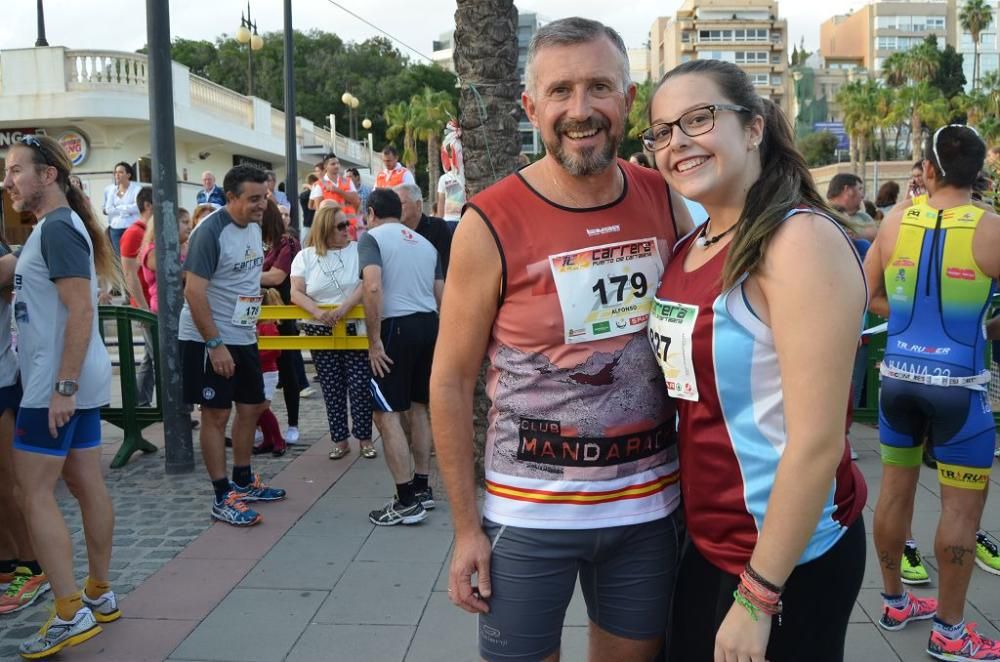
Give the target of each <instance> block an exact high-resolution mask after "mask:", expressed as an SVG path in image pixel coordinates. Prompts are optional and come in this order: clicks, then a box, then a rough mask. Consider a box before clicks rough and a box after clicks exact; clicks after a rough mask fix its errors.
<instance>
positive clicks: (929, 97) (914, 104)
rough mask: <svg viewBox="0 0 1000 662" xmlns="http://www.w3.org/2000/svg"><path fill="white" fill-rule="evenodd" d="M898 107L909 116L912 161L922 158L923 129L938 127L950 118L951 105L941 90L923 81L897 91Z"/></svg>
mask: <svg viewBox="0 0 1000 662" xmlns="http://www.w3.org/2000/svg"><path fill="white" fill-rule="evenodd" d="M899 102H900V105H901V106H902V107H904V108H906V109H907V111H908V112H909V115H910V144H911V147H912V150H913V151H912V155H913V159H914V160H919V159H922V158H923V154H924V147H923V142H924V141H923V137H924V127H926V126H931V127H933V126H940V125H942V124H945V123H946V122H948V120H949V119H950V117H951V104H949V103H948V100H947V99H945V98H944V95H943V94H941V90H939V89H937V88H936V87H934V86H932V85H931V84H930V83H928V82H926V81H923V82H920V83H912V84H910V85H907V86H906V87H904V88H902V89H901V90H900V91H899Z"/></svg>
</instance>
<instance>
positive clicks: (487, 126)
mask: <svg viewBox="0 0 1000 662" xmlns="http://www.w3.org/2000/svg"><path fill="white" fill-rule="evenodd" d="M457 3H458V7H457V9H456V10H455V39H454V44H455V72H456V73H457V74H458V81H459V85H460V86H461V90H462V91H461V97H460V99H459V122H460V123H461V125H462V148H463V150H464V151H465V182H466V188H467V189H468V193H469V195H470V196H471V195H474V194H476V193H478V192H479V191H481V190H482V189H484V188H486V187H487V186H489V185H490V184H492V183H493V182H495V181H497V180H499V179H500V178H502V177H504V176H506V175H508V174H509V173H511V172H513V171H514V170H515V169H516V168H517V157H518V155H519V154H520V153H521V141H520V135H519V134H518V130H517V117H518V116H519V114H520V109H519V105H518V99H519V98H520V94H521V82H520V81H519V80H518V76H517V54H518V48H517V9H516V8H515V7H514V0H457Z"/></svg>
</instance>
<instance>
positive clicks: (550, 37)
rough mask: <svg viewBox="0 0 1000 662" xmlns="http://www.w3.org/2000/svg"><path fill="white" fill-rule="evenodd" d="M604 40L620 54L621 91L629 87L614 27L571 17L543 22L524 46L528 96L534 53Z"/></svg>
mask: <svg viewBox="0 0 1000 662" xmlns="http://www.w3.org/2000/svg"><path fill="white" fill-rule="evenodd" d="M602 37H604V38H607V39H608V40H609V41H611V43H612V44H613V45H614V47H615V49H616V50H617V51H618V52H619V54H620V55H621V65H622V69H621V74H622V90H625V89H626V88H628V86H629V82H630V76H629V66H628V49H627V48H625V41H624V40H623V39H622V36H621V35H620V34H618V32H617V31H615V30H614V28H610V27H608V26H606V25H604V24H603V23H600V22H598V21H592V20H590V19H589V18H580V17H579V16H573V17H571V18H562V19H559V20H558V21H552V22H551V23H547V24H546V25H543V26H542V27H540V28H539V29H538V31H537V32H536V33H535V34H534V36H533V37H532V38H531V42H530V43H529V44H528V60H527V64H526V65H525V67H524V79H525V88H526V89H527V90H528V92H529V94H531V93H534V85H535V71H534V62H535V57H536V56H537V55H538V51H540V50H542V49H543V48H545V47H546V46H574V45H576V44H586V43H590V42H592V41H597V40H598V39H601V38H602Z"/></svg>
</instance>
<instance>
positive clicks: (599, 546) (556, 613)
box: [479, 510, 684, 662]
mask: <svg viewBox="0 0 1000 662" xmlns="http://www.w3.org/2000/svg"><path fill="white" fill-rule="evenodd" d="M681 518H682V516H681V514H680V511H679V510H678V511H677V512H675V513H674V514H673V515H671V516H669V517H665V518H663V519H659V520H656V521H653V522H647V523H644V524H632V525H628V526H617V527H611V528H605V529H525V528H519V527H514V526H503V525H500V524H497V523H496V522H492V521H490V520H488V519H484V520H483V531H484V532H485V533H486V536H487V537H488V538H489V539H490V542H491V544H492V545H493V556H492V560H491V562H490V579H491V581H492V595H491V597H490V598H489V604H490V612H489V613H488V614H481V615H480V616H479V654H480V656H482V658H483V659H485V660H489V661H490V662H493V661H503V662H510V661H513V660H524V661H528V660H541V659H543V658H544V657H546V656H548V655H551V654H552V653H554V652H555V651H556V650H558V649H559V642H560V637H561V635H562V627H563V619H564V617H565V615H566V607H567V606H568V605H569V602H570V599H571V598H572V597H573V589H574V587H575V586H576V578H577V575H578V574H579V576H580V586H581V587H582V589H583V597H584V599H585V600H586V602H587V614H588V616H589V617H590V620H591V622H592V623H595V624H597V626H598V627H600V628H601V629H602V630H605V631H606V632H609V633H611V634H613V635H615V636H618V637H623V638H626V639H656V638H658V637H662V636H663V634H664V633H665V632H666V629H667V617H668V612H669V610H670V598H671V596H672V595H673V591H674V583H675V578H676V572H677V563H678V560H679V556H680V547H681V543H682V542H683V540H684V525H683V520H682V519H681Z"/></svg>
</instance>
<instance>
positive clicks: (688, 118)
mask: <svg viewBox="0 0 1000 662" xmlns="http://www.w3.org/2000/svg"><path fill="white" fill-rule="evenodd" d="M720 110H731V111H733V112H734V113H749V112H750V109H749V108H745V107H743V106H738V105H736V104H732V103H713V104H709V105H707V106H702V107H700V108H693V109H691V110H689V111H687V112H686V113H684V114H683V115H681V116H680V117H679V118H678V119H677V121H676V122H657V123H656V124H654V125H653V126H651V127H649V128H648V129H646V130H645V131H643V132H642V134H641V138H642V144H643V145H644V146H645V147H646V149H648V150H649V151H651V152H655V151H657V150H660V149H663V148H664V147H666V146H667V145H669V144H670V139H671V138H673V136H674V130H673V129H674V127H675V126H676V127H677V128H678V129H680V130H681V131H683V132H684V135H686V136H688V137H689V138H694V137H695V136H700V135H702V134H705V133H708V132H709V131H711V130H712V129H714V128H715V113H716V112H718V111H720Z"/></svg>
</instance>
